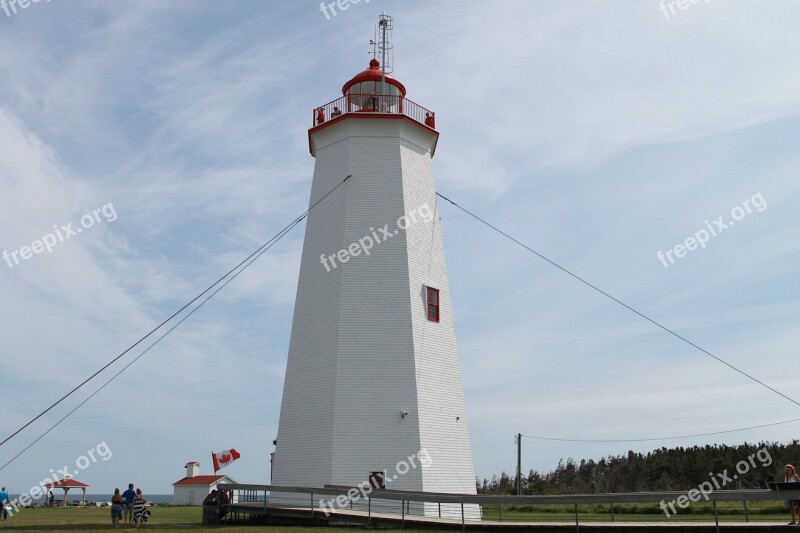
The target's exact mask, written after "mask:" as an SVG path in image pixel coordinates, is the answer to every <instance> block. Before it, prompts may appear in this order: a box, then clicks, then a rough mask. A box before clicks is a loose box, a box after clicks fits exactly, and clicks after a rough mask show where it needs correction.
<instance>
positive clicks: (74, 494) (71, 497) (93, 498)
mask: <svg viewBox="0 0 800 533" xmlns="http://www.w3.org/2000/svg"><path fill="white" fill-rule="evenodd" d="M121 490H122V487H120V491H121ZM53 494H54V495H55V497H56V501H57V502H61V501H64V492H63V491H61V490H57V491H56V492H54V493H53ZM113 494H114V493H113V492H109V493H108V494H88V493H87V494H86V503H87V504H88V503H93V502H110V501H111V496H112V495H113ZM67 496H68V501H70V502H73V501H75V500H77V501H81V500H83V493H81V491H80V490H76V489H71V490H70V491H69V494H68V495H67ZM19 497H20V495H19V494H10V498H11V500H15V499H19ZM144 497H145V498H146V499H147V501H148V502H151V503H172V498H173V495H172V494H145V495H144ZM31 501H32V502H33V503H38V504H44V503H45V498H44V496H42V497H41V498H36V499H33V498H32V499H31Z"/></svg>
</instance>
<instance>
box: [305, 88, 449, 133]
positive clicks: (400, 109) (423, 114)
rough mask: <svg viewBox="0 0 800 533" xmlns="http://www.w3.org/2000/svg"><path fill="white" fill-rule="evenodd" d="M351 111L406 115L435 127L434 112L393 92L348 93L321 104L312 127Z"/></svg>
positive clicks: (316, 111) (313, 115) (315, 112)
mask: <svg viewBox="0 0 800 533" xmlns="http://www.w3.org/2000/svg"><path fill="white" fill-rule="evenodd" d="M350 113H357V114H363V113H384V114H393V115H405V116H407V117H408V118H410V119H411V120H413V121H415V122H418V123H419V124H421V125H423V126H427V127H430V128H433V127H435V125H434V123H433V112H431V111H430V110H429V109H426V108H424V107H422V106H421V105H419V104H417V103H416V102H414V101H412V100H409V99H408V98H405V97H402V96H398V95H393V94H352V93H351V94H347V95H345V96H342V97H341V98H337V99H336V100H334V101H332V102H328V103H327V104H325V105H322V106H319V107H317V108H315V109H314V111H313V113H312V127H313V126H320V125H322V124H324V123H325V122H328V121H330V120H333V119H336V118H338V117H340V116H343V115H346V114H350Z"/></svg>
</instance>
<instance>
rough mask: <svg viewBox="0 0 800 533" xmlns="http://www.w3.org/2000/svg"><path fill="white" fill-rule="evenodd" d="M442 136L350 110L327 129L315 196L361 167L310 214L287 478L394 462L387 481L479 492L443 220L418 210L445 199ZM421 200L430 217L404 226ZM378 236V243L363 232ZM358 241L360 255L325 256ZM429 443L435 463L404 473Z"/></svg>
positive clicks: (287, 407) (282, 429)
mask: <svg viewBox="0 0 800 533" xmlns="http://www.w3.org/2000/svg"><path fill="white" fill-rule="evenodd" d="M433 141H434V136H433V135H432V134H431V133H429V132H427V131H424V130H422V129H421V128H419V127H418V126H415V125H413V124H409V123H408V122H407V121H405V120H390V119H386V120H375V119H361V118H348V119H347V120H344V121H342V122H340V123H337V124H333V125H331V126H330V127H328V128H325V129H323V130H320V131H317V132H315V133H314V136H313V138H312V142H313V149H314V152H315V155H316V158H317V160H316V166H315V170H314V182H313V185H312V193H311V201H310V205H313V204H314V203H315V202H316V201H317V200H318V199H319V198H321V197H322V196H324V195H325V194H326V193H327V192H329V191H330V190H332V189H333V188H334V187H336V185H338V184H339V183H340V182H341V181H342V180H343V179H344V178H345V177H346V176H347V175H352V177H351V178H350V179H349V180H348V181H347V182H346V183H345V184H344V185H342V186H341V187H340V188H339V189H338V190H337V191H336V192H335V193H333V194H332V195H330V196H329V197H328V198H327V199H326V200H324V201H323V202H322V203H320V204H319V205H318V206H317V207H315V208H314V209H313V210H312V211H311V213H310V214H309V217H308V222H307V226H306V235H305V243H304V246H303V256H302V260H301V267H300V281H299V283H298V292H297V300H296V303H295V314H294V323H293V327H292V337H291V342H290V348H289V356H288V362H287V370H286V381H285V386H284V396H283V403H282V405H281V419H280V424H279V429H278V444H277V448H276V452H275V460H274V463H273V468H274V470H273V484H275V485H303V486H323V485H325V484H336V485H350V486H353V485H356V484H358V483H361V482H364V481H366V480H367V476H368V474H369V472H371V471H376V470H379V471H380V470H386V471H387V473H388V478H389V480H390V481H391V483H389V484H388V485H387V487H388V488H392V489H397V490H415V491H421V490H426V491H438V492H463V493H471V494H474V493H475V484H474V471H473V467H472V457H471V452H470V445H469V435H468V429H467V419H466V413H465V412H464V401H463V392H462V389H461V376H460V370H459V362H458V353H457V348H456V343H455V332H454V328H453V321H452V314H451V312H450V298H449V287H448V286H447V273H446V269H445V266H444V255H443V250H442V242H441V232H440V231H439V225H438V218H437V220H436V222H437V223H436V224H434V221H428V222H425V221H423V220H422V219H421V217H420V214H419V209H418V208H419V207H420V206H421V205H422V204H427V205H428V207H430V208H431V210H432V211H433V210H434V208H435V205H436V200H435V199H436V197H435V193H434V185H433V174H432V170H431V160H430V148H431V146H432V143H433ZM410 211H414V212H415V213H417V222H416V223H414V222H409V226H408V228H407V229H406V230H403V229H401V228H399V227H398V225H397V221H398V219H399V218H400V217H401V216H402V215H405V214H408V213H410ZM380 228H384V229H388V231H389V234H390V235H391V237H389V238H387V237H386V236H385V235H384V234H383V233H382V232H381V230H380ZM376 237H377V238H376ZM384 239H385V240H384ZM432 239H433V240H432ZM369 241H372V248H371V249H370V250H369V255H366V254H365V253H364V252H363V251H359V250H362V249H361V248H360V247H359V246H358V245H357V244H354V243H359V242H362V243H363V244H364V246H368V245H369V244H370V242H369ZM376 241H381V242H376ZM351 246H352V247H353V250H355V251H358V252H359V255H358V256H355V255H354V256H351V257H350V258H349V260H347V262H346V263H341V262H340V260H339V258H335V259H334V260H328V269H326V267H325V266H323V264H321V261H320V256H321V255H322V254H325V255H326V256H331V255H335V254H336V253H337V252H338V251H339V250H342V249H347V248H349V247H351ZM334 262H335V267H334V265H333V263H334ZM425 284H430V285H431V286H434V287H436V288H438V289H440V291H441V292H440V297H441V308H442V321H441V322H440V323H438V324H437V323H433V322H429V321H427V320H426V318H425V306H424V287H423V286H424V285H425ZM403 412H408V415H407V416H405V417H403V416H402V413H403ZM456 417H458V420H456ZM422 448H425V449H426V451H427V452H428V454H429V455H430V458H431V461H432V462H431V464H430V466H427V467H421V466H419V467H417V468H410V470H409V471H408V472H407V473H405V474H402V475H400V474H401V473H402V472H401V473H398V472H397V470H396V467H397V464H398V463H399V462H400V461H403V460H406V461H408V458H409V457H410V456H415V455H416V454H418V453H419V451H420V450H421V449H422ZM415 461H416V463H417V464H418V465H419V464H420V459H419V458H416V459H415ZM408 462H410V461H408ZM393 476H397V478H396V479H394V480H393V481H392V478H393ZM273 496H278V497H288V496H289V495H273ZM295 499H297V498H295ZM274 501H276V503H277V502H278V501H279V500H277V499H274ZM298 503H299V504H301V505H307V501H298Z"/></svg>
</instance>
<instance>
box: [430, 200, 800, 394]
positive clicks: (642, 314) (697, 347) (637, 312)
mask: <svg viewBox="0 0 800 533" xmlns="http://www.w3.org/2000/svg"><path fill="white" fill-rule="evenodd" d="M436 195H437V196H439V197H440V198H442V199H443V200H446V201H448V202H450V203H451V204H453V205H454V206H456V207H457V208H458V209H460V210H461V211H463V212H465V213H466V214H468V215H469V216H471V217H472V218H474V219H475V220H477V221H478V222H481V223H482V224H485V225H486V226H489V227H490V228H492V229H493V230H494V231H496V232H497V233H499V234H500V235H502V236H504V237H505V238H507V239H508V240H510V241H512V242H515V243H517V244H518V245H520V246H522V247H523V248H525V249H526V250H528V251H529V252H531V253H533V254H535V255H536V256H538V257H539V258H540V259H544V260H545V261H547V262H548V263H550V264H551V265H553V266H554V267H556V268H558V269H560V270H562V271H563V272H565V273H567V274H569V275H570V276H572V277H573V278H575V279H577V280H578V281H580V282H581V283H583V284H584V285H587V286H588V287H590V288H592V289H594V290H595V291H597V292H599V293H600V294H602V295H603V296H605V297H606V298H609V299H611V300H614V301H615V302H617V303H618V304H619V305H621V306H622V307H624V308H626V309H628V310H629V311H632V312H633V313H635V314H637V315H639V316H640V317H642V318H644V319H645V320H647V321H648V322H650V323H651V324H654V325H656V326H658V327H659V328H661V329H663V330H664V331H666V332H667V333H669V334H671V335H673V336H675V337H677V338H678V339H680V340H682V341H683V342H685V343H686V344H688V345H690V346H693V347H694V348H696V349H698V350H700V351H701V352H703V353H704V354H706V355H708V356H710V357H712V358H714V359H716V360H717V361H718V362H720V363H722V364H723V365H725V366H727V367H728V368H731V369H732V370H735V371H736V372H738V373H740V374H741V375H743V376H745V377H746V378H748V379H750V380H752V381H755V382H756V383H758V384H759V385H761V386H762V387H766V388H767V389H769V390H771V391H772V392H774V393H775V394H777V395H779V396H782V397H784V398H785V399H787V400H789V401H790V402H792V403H793V404H795V405H797V406H798V407H800V403H798V402H797V401H796V400H794V399H792V398H790V397H788V396H786V395H785V394H784V393H782V392H780V391H779V390H776V389H774V388H772V387H770V386H769V385H767V384H766V383H764V382H763V381H761V380H759V379H757V378H755V377H753V376H751V375H750V374H748V373H747V372H745V371H744V370H740V369H738V368H737V367H735V366H733V365H732V364H731V363H729V362H727V361H725V360H724V359H722V358H720V357H717V356H716V355H714V354H713V353H711V352H709V351H708V350H706V349H704V348H701V347H700V346H698V345H697V344H695V343H693V342H692V341H690V340H689V339H687V338H686V337H683V336H681V335H679V334H678V333H676V332H674V331H672V330H671V329H669V328H668V327H666V326H664V325H662V324H661V323H660V322H657V321H655V320H654V319H652V318H650V317H649V316H647V315H645V314H644V313H642V312H640V311H638V310H636V309H634V308H633V307H631V306H630V305H628V304H626V303H625V302H623V301H622V300H620V299H618V298H615V297H614V296H612V295H611V294H609V293H607V292H606V291H604V290H603V289H601V288H599V287H597V286H596V285H592V284H591V283H589V282H588V281H586V280H585V279H583V278H582V277H580V276H578V275H577V274H573V273H572V272H571V271H569V270H567V269H566V268H564V267H563V266H561V265H559V264H558V263H556V262H555V261H553V260H552V259H549V258H547V257H545V256H544V255H542V254H540V253H539V252H537V251H536V250H534V249H533V248H531V247H529V246H527V245H525V244H523V243H522V242H520V241H518V240H517V239H515V238H514V237H512V236H511V235H509V234H508V233H506V232H504V231H503V230H501V229H499V228H497V227H495V226H493V225H491V224H490V223H489V222H487V221H486V220H484V219H482V218H481V217H479V216H478V215H476V214H474V213H471V212H470V211H468V210H466V209H464V208H463V207H461V206H460V205H458V204H457V203H455V202H454V201H453V200H451V199H449V198H447V197H446V196H442V195H441V194H439V193H438V192H437V193H436Z"/></svg>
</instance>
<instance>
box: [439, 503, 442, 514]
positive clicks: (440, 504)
mask: <svg viewBox="0 0 800 533" xmlns="http://www.w3.org/2000/svg"><path fill="white" fill-rule="evenodd" d="M441 517H442V502H439V518H441Z"/></svg>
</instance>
